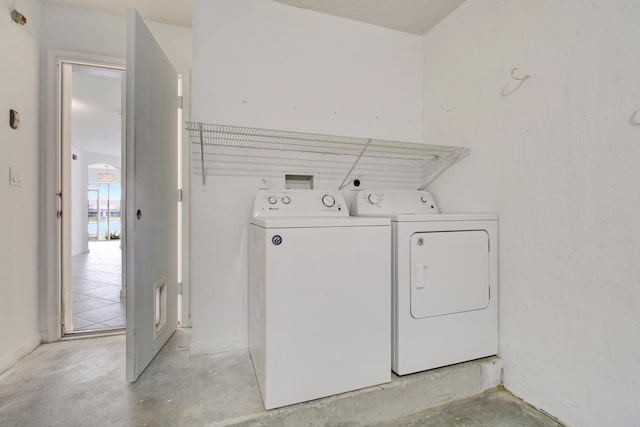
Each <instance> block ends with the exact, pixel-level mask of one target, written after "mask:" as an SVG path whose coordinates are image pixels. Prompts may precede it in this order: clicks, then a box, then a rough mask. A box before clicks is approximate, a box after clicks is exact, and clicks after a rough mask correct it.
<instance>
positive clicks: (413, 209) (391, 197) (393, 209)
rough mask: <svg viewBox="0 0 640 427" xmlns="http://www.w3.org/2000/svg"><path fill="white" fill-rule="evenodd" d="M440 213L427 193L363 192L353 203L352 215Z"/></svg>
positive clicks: (402, 191) (406, 191)
mask: <svg viewBox="0 0 640 427" xmlns="http://www.w3.org/2000/svg"><path fill="white" fill-rule="evenodd" d="M437 213H440V210H439V209H438V205H437V204H436V201H435V199H434V198H433V196H432V195H431V194H430V193H429V192H427V191H414V190H362V191H360V192H358V194H356V196H355V197H354V198H353V202H352V203H351V215H375V216H380V215H399V214H437Z"/></svg>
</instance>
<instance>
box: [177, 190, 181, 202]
mask: <svg viewBox="0 0 640 427" xmlns="http://www.w3.org/2000/svg"><path fill="white" fill-rule="evenodd" d="M178 201H179V202H181V201H182V188H178Z"/></svg>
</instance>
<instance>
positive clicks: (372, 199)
mask: <svg viewBox="0 0 640 427" xmlns="http://www.w3.org/2000/svg"><path fill="white" fill-rule="evenodd" d="M367 200H368V201H369V203H371V204H372V205H377V204H378V203H380V196H378V195H377V194H373V193H371V194H369V196H368V197H367Z"/></svg>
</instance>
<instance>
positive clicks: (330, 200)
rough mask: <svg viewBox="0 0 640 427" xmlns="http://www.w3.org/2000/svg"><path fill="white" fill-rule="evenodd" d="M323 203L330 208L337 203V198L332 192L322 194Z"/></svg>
mask: <svg viewBox="0 0 640 427" xmlns="http://www.w3.org/2000/svg"><path fill="white" fill-rule="evenodd" d="M322 204H323V205H325V206H326V207H328V208H332V207H333V206H334V205H335V204H336V199H334V198H333V196H332V195H330V194H325V195H324V196H322Z"/></svg>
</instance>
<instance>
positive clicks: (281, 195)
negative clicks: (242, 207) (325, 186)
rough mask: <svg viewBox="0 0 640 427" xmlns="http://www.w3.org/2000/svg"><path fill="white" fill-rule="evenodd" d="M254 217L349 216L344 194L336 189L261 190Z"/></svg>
mask: <svg viewBox="0 0 640 427" xmlns="http://www.w3.org/2000/svg"><path fill="white" fill-rule="evenodd" d="M253 216H254V217H274V216H286V217H291V216H302V217H304V216H336V217H337V216H349V209H348V208H347V203H346V202H345V200H344V197H343V196H342V194H340V193H339V192H338V191H334V190H259V191H258V193H257V194H256V197H255V199H254V201H253Z"/></svg>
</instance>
